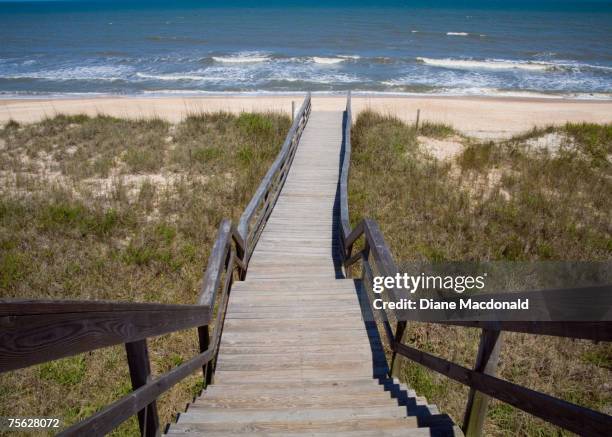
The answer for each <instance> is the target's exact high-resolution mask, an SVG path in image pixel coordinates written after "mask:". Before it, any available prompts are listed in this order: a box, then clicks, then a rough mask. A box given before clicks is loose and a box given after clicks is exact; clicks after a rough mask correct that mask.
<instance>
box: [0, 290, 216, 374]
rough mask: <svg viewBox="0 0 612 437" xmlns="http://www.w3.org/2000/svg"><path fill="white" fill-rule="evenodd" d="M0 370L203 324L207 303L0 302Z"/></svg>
mask: <svg viewBox="0 0 612 437" xmlns="http://www.w3.org/2000/svg"><path fill="white" fill-rule="evenodd" d="M0 315H1V318H0V326H1V329H0V372H7V371H9V370H15V369H20V368H23V367H28V366H31V365H33V364H38V363H43V362H46V361H51V360H56V359H58V358H63V357H67V356H71V355H75V354H78V353H82V352H87V351H91V350H94V349H99V348H102V347H108V346H113V345H116V344H123V343H130V342H134V341H137V340H142V339H145V338H147V337H155V336H159V335H163V334H168V333H170V332H174V331H179V330H183V329H188V328H194V327H198V326H202V325H206V324H208V322H209V320H210V308H209V307H208V306H202V305H161V304H146V303H132V304H130V303H120V302H117V303H115V302H87V301H82V302H77V301H51V302H49V301H1V302H0Z"/></svg>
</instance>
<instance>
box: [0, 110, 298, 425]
mask: <svg viewBox="0 0 612 437" xmlns="http://www.w3.org/2000/svg"><path fill="white" fill-rule="evenodd" d="M289 125H290V121H289V119H288V118H287V117H285V116H281V115H278V114H272V113H266V114H241V115H233V114H229V113H216V114H201V115H193V116H191V117H189V118H187V119H185V120H184V121H182V122H180V123H178V124H174V125H173V124H170V123H167V122H165V121H163V120H156V119H154V120H123V119H116V118H111V117H93V118H92V117H87V116H58V117H55V118H52V119H51V118H50V119H46V120H44V121H42V122H40V123H35V124H24V125H21V124H18V123H9V124H7V125H5V127H4V128H3V129H0V138H1V139H2V140H4V142H5V146H6V147H5V148H4V149H3V150H1V151H0V170H1V171H2V172H3V173H0V177H4V176H3V175H8V176H7V178H6V179H3V180H2V181H0V182H2V183H0V297H2V298H33V299H104V300H117V301H145V302H147V301H148V302H164V303H181V304H191V303H194V302H195V301H196V297H197V295H198V292H199V289H200V282H201V280H202V272H203V268H204V266H205V265H206V260H207V257H208V255H209V253H210V249H211V247H212V243H213V240H214V238H215V235H216V232H217V227H218V224H219V223H220V221H221V219H222V218H224V217H229V218H231V219H233V220H236V219H237V218H238V217H239V215H240V214H241V212H242V210H243V209H244V207H245V206H246V203H247V202H248V200H249V199H250V197H251V195H252V194H253V192H254V191H255V189H256V188H257V185H258V184H259V182H260V180H261V178H262V177H263V175H264V174H265V172H266V171H267V169H268V167H269V165H270V164H271V163H272V161H273V159H274V158H275V156H276V154H277V153H278V150H279V147H280V145H281V144H282V142H283V140H284V138H285V135H286V133H287V131H288V129H289ZM148 342H149V350H150V357H151V365H152V370H153V373H154V375H158V374H160V373H162V372H166V371H168V370H170V369H172V368H174V367H176V366H177V365H179V364H181V363H183V362H185V361H186V360H188V359H190V358H192V357H193V356H194V355H195V354H196V353H197V351H198V344H197V335H196V333H195V332H194V331H193V330H189V331H185V332H180V333H175V334H172V335H167V336H162V337H158V338H153V339H149V341H148ZM201 388H202V385H201V375H200V374H197V373H196V374H194V375H192V376H190V377H189V378H187V379H186V380H184V381H182V382H181V383H180V384H178V385H177V386H176V387H174V388H172V389H171V390H169V391H168V392H167V393H166V394H164V395H163V396H162V397H161V399H160V401H159V402H158V408H159V410H160V415H161V420H160V421H161V422H162V423H164V424H165V423H167V422H169V421H170V420H171V418H172V417H173V415H175V414H176V412H177V411H181V410H182V409H183V408H184V406H185V403H186V402H189V401H190V400H191V399H192V396H193V394H194V393H196V392H198V391H199V390H201ZM130 389H131V388H130V382H129V375H128V366H127V361H126V358H125V350H124V348H123V347H122V346H116V347H110V348H104V349H100V350H96V351H93V352H89V353H85V354H80V355H77V356H75V357H71V358H66V359H62V360H57V361H53V362H50V363H46V364H42V365H37V366H32V367H29V368H26V369H22V370H19V371H15V372H10V373H5V374H2V375H0V393H3V395H2V397H1V398H0V415H2V416H47V417H60V418H62V419H63V420H64V423H65V424H70V423H74V422H75V421H77V420H81V419H83V418H85V417H87V416H88V415H90V414H92V413H94V412H96V411H99V410H100V409H101V408H103V407H104V406H106V405H108V404H110V403H111V402H113V401H114V400H117V399H118V398H119V397H121V396H122V395H124V394H127V393H128V392H129V391H130ZM137 430H138V425H137V423H136V421H135V420H132V419H131V420H130V421H128V422H127V423H126V424H124V425H122V426H121V427H120V428H119V429H118V430H117V431H116V432H115V433H113V435H118V436H128V435H130V436H131V435H137V433H138V431H137Z"/></svg>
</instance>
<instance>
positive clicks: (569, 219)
mask: <svg viewBox="0 0 612 437" xmlns="http://www.w3.org/2000/svg"><path fill="white" fill-rule="evenodd" d="M418 134H419V135H425V136H431V137H437V138H440V137H444V136H448V135H453V134H454V133H453V131H452V128H449V127H448V126H437V125H431V126H428V127H427V129H421V130H420V131H419V133H418ZM547 134H554V135H557V136H559V137H560V138H562V139H563V144H562V147H560V148H559V150H558V151H557V152H551V151H547V150H538V149H535V148H534V147H531V146H530V145H529V141H530V140H533V139H536V138H538V137H540V136H542V135H547ZM461 141H462V142H463V145H464V147H463V151H462V152H461V153H460V154H459V155H458V156H456V157H455V158H454V159H452V160H450V161H449V160H445V161H438V160H436V159H435V158H432V157H431V156H430V155H428V154H427V153H425V151H424V150H423V146H421V145H419V143H418V141H417V132H416V131H415V129H414V126H413V125H408V124H405V123H403V122H401V121H400V120H398V119H396V118H393V117H388V116H382V115H379V114H376V113H373V112H364V113H361V114H360V115H359V117H358V119H357V120H356V122H355V124H354V125H353V130H352V157H351V175H350V181H349V207H350V215H351V220H352V222H353V225H354V224H356V223H357V222H359V221H360V220H361V219H362V218H365V217H369V218H373V219H375V220H376V221H377V222H378V224H379V225H380V227H381V230H382V232H383V234H384V236H385V240H386V241H387V243H388V244H389V245H390V248H391V250H392V252H393V254H394V256H395V259H396V260H397V261H398V262H410V261H540V260H570V261H578V260H581V261H610V260H611V259H612V235H611V230H610V205H612V167H611V166H610V163H611V156H612V125H610V124H608V125H593V124H568V125H565V126H561V127H547V128H541V129H534V130H533V131H530V132H527V133H525V134H523V135H519V136H516V137H514V138H511V139H509V140H505V141H501V142H492V141H479V140H477V139H474V138H465V137H463V138H462V139H461ZM478 339H479V336H478V331H477V330H474V329H461V328H453V327H445V326H438V325H431V324H423V323H411V324H410V325H409V328H408V330H407V333H406V341H407V342H408V344H411V345H413V346H415V347H417V348H419V349H421V350H425V351H428V352H430V353H433V354H435V355H438V356H441V357H443V358H445V359H448V360H450V361H453V362H456V363H458V364H461V365H463V366H466V367H472V366H473V363H474V358H475V356H476V352H477V347H478ZM503 342H504V343H503V347H502V356H501V362H500V367H499V374H500V375H501V377H502V378H505V379H508V380H510V381H512V382H515V383H517V384H520V385H524V386H527V387H529V388H532V389H535V390H539V391H542V392H544V393H549V394H551V395H554V396H557V397H560V398H562V399H566V400H568V401H570V402H575V403H578V404H579V405H584V406H587V407H590V408H594V409H596V410H600V411H605V412H607V413H608V414H609V413H610V411H612V410H611V409H612V395H611V394H610V391H609V390H608V389H607V388H606V387H607V386H608V384H609V381H610V377H611V371H612V370H611V366H610V362H611V359H610V357H611V356H612V354H611V351H610V347H609V345H603V344H598V345H594V344H592V343H590V342H586V341H579V340H576V341H573V340H568V339H558V338H553V337H543V336H532V335H524V334H512V333H505V334H504V339H503ZM401 375H402V377H403V378H404V379H405V381H406V382H407V383H408V385H411V386H413V387H414V388H415V389H416V390H417V392H418V393H419V394H423V395H426V396H427V397H428V399H429V400H430V402H433V403H436V404H438V405H439V407H440V408H441V410H442V411H443V412H445V413H449V414H451V416H452V417H453V418H454V419H455V420H456V422H457V423H461V421H462V419H463V413H464V409H465V402H466V399H467V394H468V390H467V389H466V388H465V387H464V386H462V385H460V384H458V383H454V382H452V381H450V380H449V379H448V378H446V377H444V376H442V375H440V374H437V373H435V372H432V371H429V370H427V369H425V368H423V367H421V366H419V365H418V364H414V363H411V362H408V361H406V362H404V364H403V366H402V369H401ZM566 434H567V433H564V432H561V431H560V430H559V429H558V428H555V427H554V426H552V425H550V424H547V423H545V422H543V421H541V420H539V419H536V418H534V417H533V416H530V415H528V414H526V413H523V412H521V411H519V410H517V409H515V408H513V407H509V406H507V405H504V404H501V403H499V402H493V404H492V407H491V409H490V410H489V416H488V420H487V422H486V428H485V435H529V436H540V435H566Z"/></svg>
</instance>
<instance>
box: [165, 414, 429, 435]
mask: <svg viewBox="0 0 612 437" xmlns="http://www.w3.org/2000/svg"><path fill="white" fill-rule="evenodd" d="M417 426H418V423H417V419H416V418H415V417H410V418H406V417H401V418H373V419H370V418H358V419H355V418H353V419H350V418H349V419H335V420H334V419H331V420H317V421H314V422H313V421H310V420H306V421H303V420H294V421H292V422H287V421H274V422H266V421H258V422H252V423H248V424H246V425H245V424H244V423H242V422H238V423H236V422H225V423H223V422H221V423H219V422H216V423H198V422H196V423H188V422H187V421H185V422H183V421H182V420H181V421H180V422H179V423H177V424H176V425H172V426H171V428H170V430H171V431H172V432H175V431H176V432H199V433H205V434H206V435H209V433H212V432H234V433H243V435H246V434H248V435H252V434H253V433H257V432H262V433H271V432H274V433H281V434H282V435H286V434H285V433H287V432H292V433H294V432H300V431H301V432H309V433H310V432H316V431H326V432H335V433H338V432H345V431H358V430H363V429H367V428H372V429H375V430H384V429H389V428H396V427H399V428H400V429H401V430H402V431H405V430H406V429H410V428H415V427H417ZM426 431H427V433H429V430H426ZM427 435H429V434H427Z"/></svg>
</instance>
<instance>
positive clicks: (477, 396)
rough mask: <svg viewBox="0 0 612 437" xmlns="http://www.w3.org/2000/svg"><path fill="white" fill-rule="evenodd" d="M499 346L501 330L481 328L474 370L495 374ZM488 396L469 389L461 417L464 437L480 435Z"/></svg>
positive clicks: (477, 436) (485, 414)
mask: <svg viewBox="0 0 612 437" xmlns="http://www.w3.org/2000/svg"><path fill="white" fill-rule="evenodd" d="M500 348H501V331H494V330H489V329H483V330H482V333H481V335H480V344H479V346H478V355H477V357H476V363H475V364H474V371H476V372H480V373H483V374H485V375H491V376H495V375H496V374H497V364H498V362H499V352H500ZM488 406H489V396H488V395H486V394H484V393H480V392H479V391H476V390H474V389H473V388H471V389H470V393H469V395H468V400H467V403H466V407H465V415H464V419H463V432H464V434H465V436H466V437H481V436H482V435H483V427H484V421H485V419H486V416H487V409H488Z"/></svg>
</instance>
